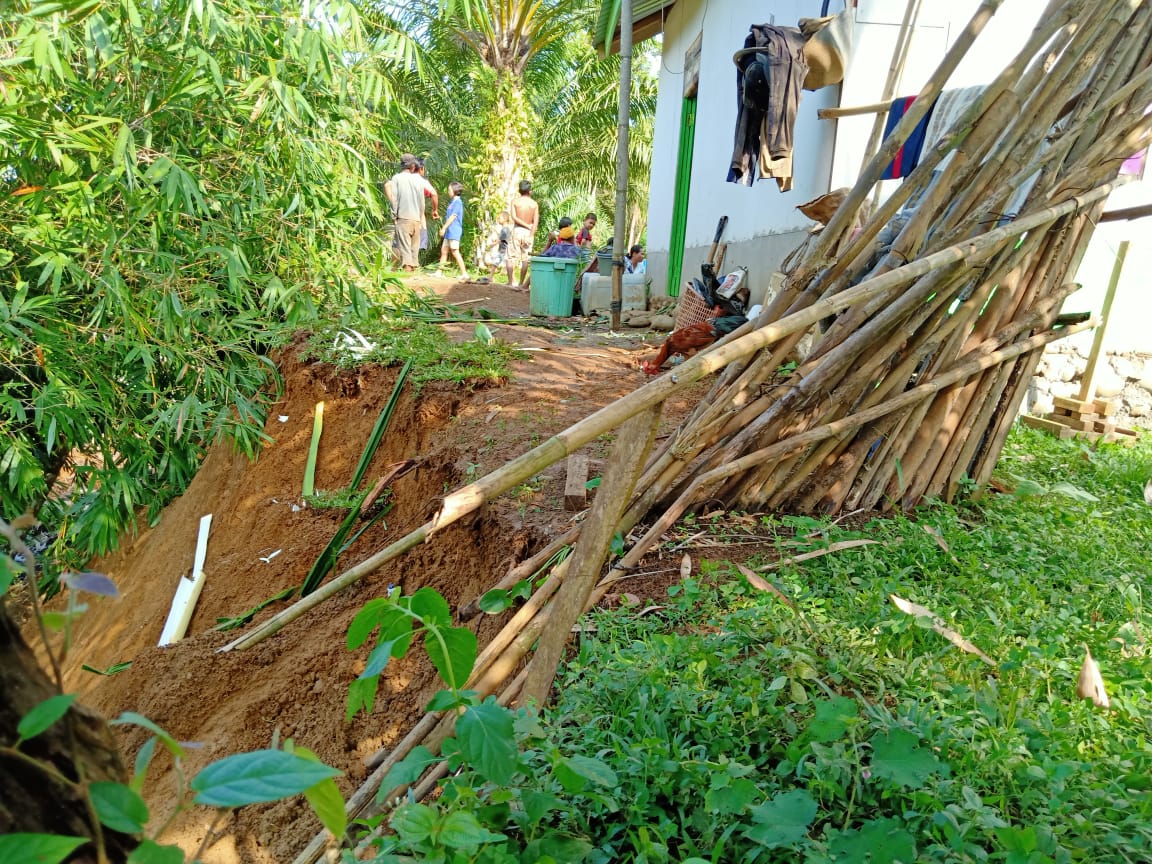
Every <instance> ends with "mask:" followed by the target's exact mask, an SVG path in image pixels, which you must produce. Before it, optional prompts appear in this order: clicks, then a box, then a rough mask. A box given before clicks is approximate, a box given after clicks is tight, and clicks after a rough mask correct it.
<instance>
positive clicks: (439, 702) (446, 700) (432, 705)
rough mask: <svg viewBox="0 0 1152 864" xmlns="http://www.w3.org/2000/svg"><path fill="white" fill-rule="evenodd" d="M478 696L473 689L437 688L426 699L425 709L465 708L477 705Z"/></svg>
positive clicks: (478, 701) (446, 709) (478, 702)
mask: <svg viewBox="0 0 1152 864" xmlns="http://www.w3.org/2000/svg"><path fill="white" fill-rule="evenodd" d="M479 704H480V698H479V696H478V695H477V693H476V691H475V690H437V691H436V693H435V694H434V695H433V696H432V698H431V699H430V700H429V701H428V705H427V706H426V707H425V708H424V710H425V711H448V710H449V709H451V708H465V707H467V706H468V705H479Z"/></svg>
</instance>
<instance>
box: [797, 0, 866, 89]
mask: <svg viewBox="0 0 1152 864" xmlns="http://www.w3.org/2000/svg"><path fill="white" fill-rule="evenodd" d="M798 26H799V27H800V32H801V33H803V34H804V35H805V36H807V37H808V39H807V41H806V42H805V43H804V59H806V60H807V61H808V74H807V75H806V76H805V78H804V89H805V90H819V89H820V88H821V87H828V86H830V85H832V84H839V83H840V82H841V81H843V80H844V71H845V70H846V69H847V68H848V61H849V60H850V59H851V57H852V45H853V42H854V37H855V32H856V9H855V7H854V6H853V5H852V0H845V2H844V11H843V12H840V13H838V14H836V15H829V14H828V0H825V2H824V9H823V15H822V17H820V18H801V19H800V21H799V25H798Z"/></svg>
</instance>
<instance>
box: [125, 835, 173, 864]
mask: <svg viewBox="0 0 1152 864" xmlns="http://www.w3.org/2000/svg"><path fill="white" fill-rule="evenodd" d="M128 864H184V850H183V849H181V848H180V847H179V846H161V845H160V844H159V843H157V842H156V841H154V840H148V839H145V840H143V841H141V843H140V845H139V846H137V847H136V848H135V849H133V850H132V854H131V855H129V856H128Z"/></svg>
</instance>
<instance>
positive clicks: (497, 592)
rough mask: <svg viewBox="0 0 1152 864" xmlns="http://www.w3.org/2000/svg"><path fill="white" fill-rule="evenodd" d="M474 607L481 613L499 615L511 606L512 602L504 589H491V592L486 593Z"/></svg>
mask: <svg viewBox="0 0 1152 864" xmlns="http://www.w3.org/2000/svg"><path fill="white" fill-rule="evenodd" d="M476 605H478V606H479V607H480V611H481V612H486V613H487V614H489V615H499V614H500V613H501V612H503V611H504V610H505V609H507V608H508V607H510V606H511V605H512V600H511V598H510V597H509V596H508V592H507V591H506V590H505V589H503V588H493V589H492V590H491V591H486V592H485V593H484V595H483V596H482V597H481V598H480V601H479V602H478V603H477V604H476Z"/></svg>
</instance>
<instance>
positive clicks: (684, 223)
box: [668, 96, 696, 297]
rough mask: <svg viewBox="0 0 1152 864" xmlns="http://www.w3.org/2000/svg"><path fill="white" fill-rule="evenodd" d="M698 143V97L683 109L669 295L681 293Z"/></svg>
mask: <svg viewBox="0 0 1152 864" xmlns="http://www.w3.org/2000/svg"><path fill="white" fill-rule="evenodd" d="M695 143H696V97H695V96H689V97H686V98H685V99H684V103H683V106H682V107H681V110H680V146H679V148H678V150H677V155H676V191H675V193H674V194H673V197H672V238H671V240H670V242H669V246H668V295H669V296H670V297H678V296H680V279H681V277H682V276H683V272H684V238H685V237H686V236H687V232H688V195H689V192H690V190H691V186H692V150H693V147H694V146H695Z"/></svg>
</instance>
